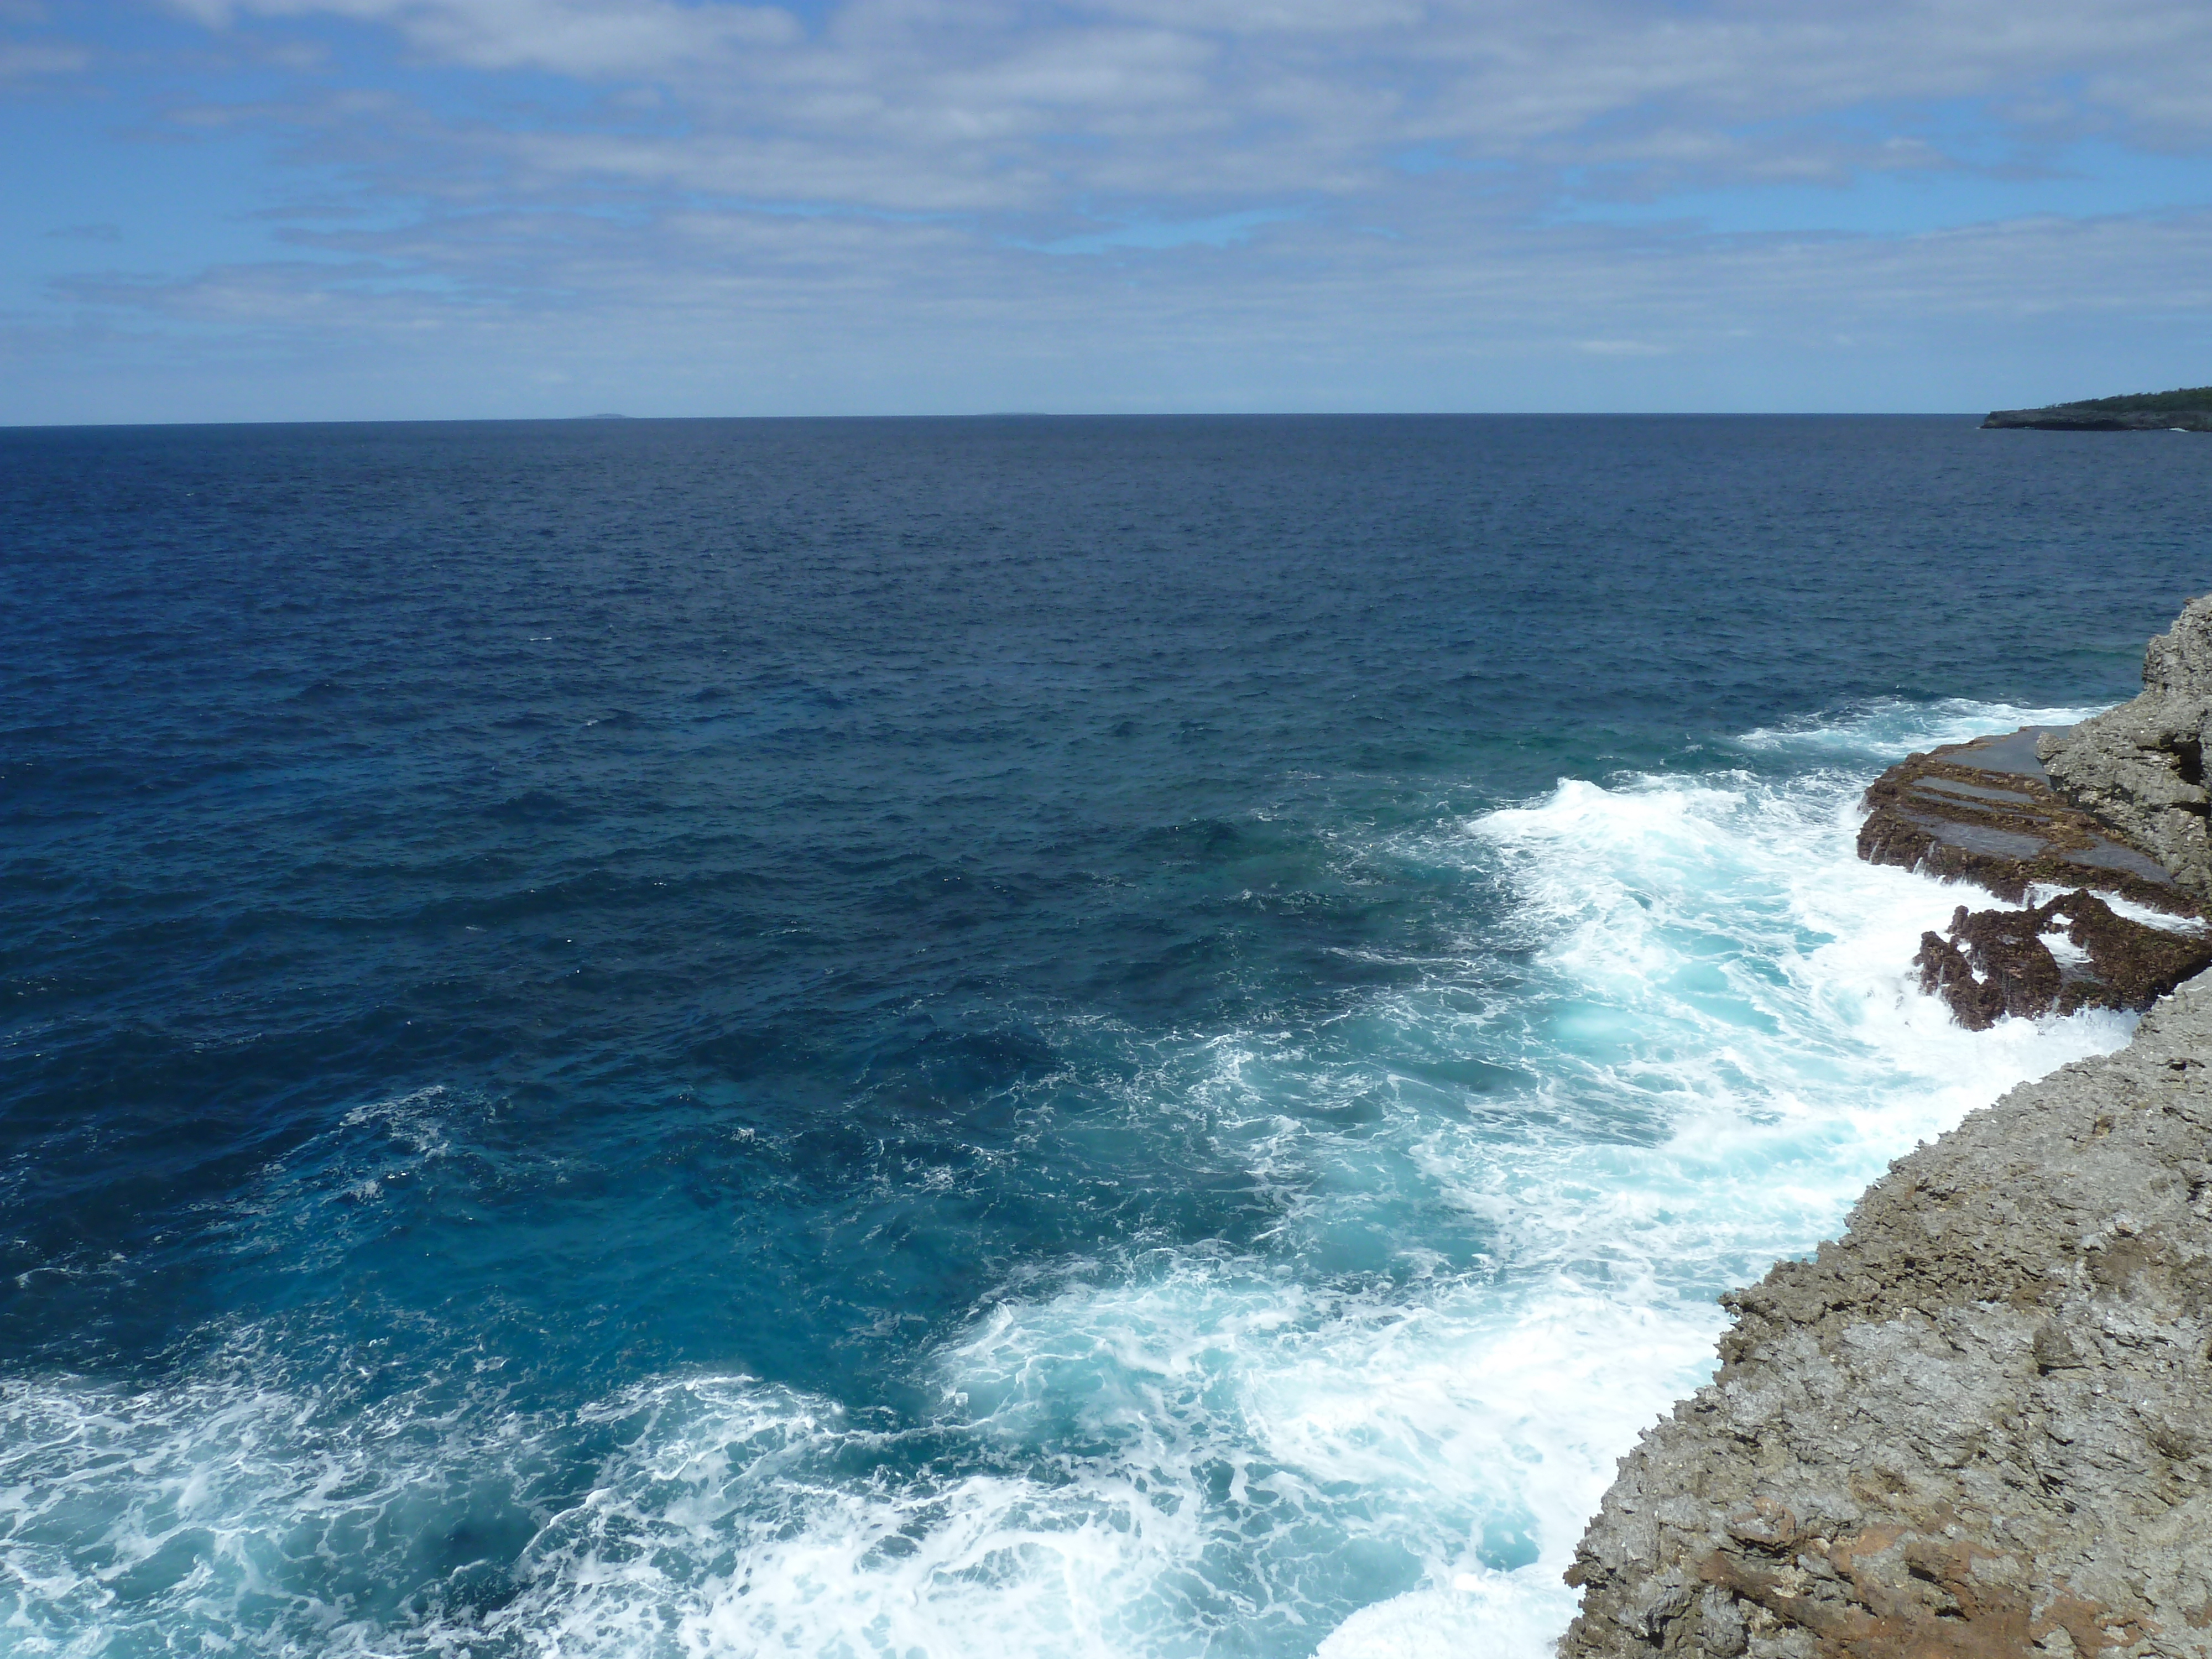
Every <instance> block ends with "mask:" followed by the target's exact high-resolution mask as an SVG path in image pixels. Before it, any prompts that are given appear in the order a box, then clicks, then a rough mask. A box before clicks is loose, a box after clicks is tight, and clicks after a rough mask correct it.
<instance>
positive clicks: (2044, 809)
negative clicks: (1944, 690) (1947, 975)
mask: <svg viewBox="0 0 2212 1659" xmlns="http://www.w3.org/2000/svg"><path fill="white" fill-rule="evenodd" d="M2115 712H2118V711H2115ZM2098 718H2099V719H2100V720H2103V719H2108V718H2109V716H2106V715H2100V716H2099V717H2098ZM2089 724H2091V725H2094V724H2095V722H2094V721H2092V722H2089ZM2079 729H2080V728H2077V727H2073V726H2021V728H2020V730H2018V731H2017V732H2007V733H2006V734H2004V735H2003V736H2002V737H1988V738H1975V739H1973V741H1972V742H1971V743H1953V744H1944V745H1943V747H1942V748H1940V749H1934V750H1929V751H1928V752H1926V753H1925V754H1914V755H1910V756H1907V757H1905V759H1904V760H1902V761H1899V763H1897V764H1896V765H1895V766H1893V767H1891V768H1890V769H1889V770H1887V772H1885V773H1883V774H1882V775H1881V776H1880V777H1879V778H1876V779H1875V781H1874V782H1873V784H1872V785H1870V786H1869V787H1868V789H1867V793H1866V805H1867V817H1866V822H1865V823H1863V824H1861V825H1860V826H1859V839H1858V852H1859V856H1860V857H1861V858H1863V859H1865V860H1867V861H1868V862H1869V863H1872V864H1897V865H1902V866H1905V868H1906V869H1908V870H1918V871H1920V872H1923V874H1926V875H1930V876H1934V877H1935V878H1937V879H1938V880H1941V881H1971V882H1972V883H1974V884H1976V885H1977V886H1980V887H1984V888H1987V889H1988V890H1990V892H1992V893H1994V894H1995V895H1996V896H1997V897H1999V898H2001V899H2005V900H2008V901H2009V902H2012V903H2014V904H2021V903H2024V902H2026V900H2027V893H2028V889H2029V888H2030V887H2031V886H2033V885H2035V884H2039V883H2040V884H2047V885H2051V886H2054V887H2069V888H2071V887H2087V888H2093V889H2095V890H2098V891H2100V892H2106V893H2113V894H2118V895H2119V896H2122V897H2124V898H2128V899H2132V900H2134V901H2135V902H2136V903H2139V904H2147V905H2149V906H2151V907H2152V908H2155V909H2160V910H2168V911H2172V912H2174V913H2175V914H2177V915H2185V916H2188V915H2196V914H2197V902H2196V896H2194V895H2192V894H2191V892H2190V891H2189V890H2185V889H2184V888H2183V887H2182V886H2181V885H2180V884H2179V883H2178V882H2177V881H2176V880H2175V879H2174V878H2173V876H2172V874H2171V873H2169V872H2167V870H2166V868H2165V866H2162V865H2161V864H2160V862H2159V861H2158V860H2156V859H2155V858H2154V857H2152V856H2151V855H2150V850H2149V849H2148V848H2144V847H2142V846H2137V845H2134V844H2131V842H2130V837H2129V836H2126V835H2125V834H2123V833H2118V832H2116V830H2115V828H2114V826H2113V825H2112V823H2107V822H2104V821H2100V817H2099V816H2098V815H2097V814H2095V813H2094V812H2093V811H2090V810H2088V809H2087V806H2086V805H2082V804H2077V803H2076V802H2075V801H2072V800H2070V799H2067V797H2066V796H2065V795H2063V793H2060V791H2059V790H2058V788H2057V787H2054V781H2053V780H2052V778H2051V776H2050V775H2049V774H2047V773H2046V771H2045V763H2044V762H2043V760H2042V758H2041V757H2040V756H2039V753H2038V750H2039V747H2042V746H2045V745H2049V744H2070V743H2071V741H2072V734H2073V733H2074V732H2075V731H2077V730H2079Z"/></svg>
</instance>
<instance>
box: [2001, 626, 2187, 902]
mask: <svg viewBox="0 0 2212 1659" xmlns="http://www.w3.org/2000/svg"><path fill="white" fill-rule="evenodd" d="M2208 718H2212V597H2208V598H2205V599H2192V600H2191V601H2190V603H2189V605H2187V607H2186V608H2185V609H2184V610H2183V611H2182V613H2181V615H2180V617H2179V618H2178V619H2177V620H2176V621H2175V623H2174V624H2173V627H2172V629H2171V630H2170V631H2169V632H2166V633H2164V634H2160V635H2158V636H2157V637H2156V638H2155V639H2154V640H2152V641H2151V642H2150V648H2149V649H2148V651H2146V652H2145V653H2144V654H2143V689H2142V696H2138V697H2136V699H2135V700H2134V701H2133V702H2124V703H2122V704H2121V705H2120V706H2119V707H2118V708H2113V709H2109V710H2107V711H2106V713H2104V714H2100V715H2098V716H2096V718H2095V719H2093V720H2084V721H2082V722H2081V725H2079V726H2073V727H2071V728H2069V729H2068V730H2066V731H2063V732H2048V733H2045V735H2044V737H2043V738H2042V739H2041V741H2040V743H2039V744H2038V752H2039V757H2040V758H2041V759H2042V761H2043V763H2044V765H2045V769H2047V771H2048V773H2049V775H2050V778H2051V785H2052V787H2054V788H2055V789H2056V790H2057V792H2058V793H2059V794H2061V795H2062V796H2063V797H2064V798H2065V799H2067V800H2068V801H2069V802H2070V803H2072V804H2073V805H2076V806H2078V807H2081V809H2082V810H2084V811H2087V812H2089V813H2090V814H2092V815H2093V816H2094V817H2097V818H2098V819H2100V820H2101V821H2102V822H2103V823H2106V824H2108V825H2110V826H2112V829H2115V830H2117V831H2118V832H2119V833H2120V835H2122V836H2124V837H2125V838H2126V839H2127V840H2129V841H2130V842H2133V843H2135V844H2136V846H2138V847H2140V848H2142V849H2143V850H2144V851H2146V852H2148V853H2149V854H2151V855H2152V856H2153V857H2154V858H2155V859H2156V860H2158V862H2159V863H2160V864H2161V865H2163V866H2165V867H2166V869H2167V870H2169V871H2170V872H2172V875H2173V878H2174V880H2175V881H2176V882H2177V883H2179V884H2180V885H2181V886H2182V887H2183V888H2184V889H2185V890H2187V891H2188V892H2189V893H2191V895H2193V896H2195V897H2196V898H2197V900H2198V901H2199V902H2204V901H2207V900H2212V833H2208V817H2212V793H2208V792H2207V790H2206V788H2205V782H2204V740H2205V735H2206V724H2207V720H2208Z"/></svg>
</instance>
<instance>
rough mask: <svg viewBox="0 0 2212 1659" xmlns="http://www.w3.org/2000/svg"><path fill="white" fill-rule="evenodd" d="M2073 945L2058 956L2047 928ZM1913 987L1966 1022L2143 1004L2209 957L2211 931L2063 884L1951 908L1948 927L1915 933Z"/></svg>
mask: <svg viewBox="0 0 2212 1659" xmlns="http://www.w3.org/2000/svg"><path fill="white" fill-rule="evenodd" d="M2051 935H2058V936H2062V937H2063V939H2064V940H2065V942H2066V944H2067V945H2070V946H2071V947H2073V948H2072V949H2071V950H2069V951H2068V952H2067V954H2066V955H2065V957H2063V959H2062V958H2061V957H2060V956H2059V955H2058V953H2057V952H2056V951H2053V950H2052V949H2051V945H2050V944H2049V943H2048V938H2049V937H2050V936H2051ZM1912 965H1913V966H1914V967H1916V968H1917V969H1919V970H1920V988H1921V989H1922V990H1923V991H1924V992H1927V993H1929V994H1931V995H1936V996H1940V997H1942V999H1943V1000H1944V1001H1945V1002H1946V1003H1948V1005H1949V1006H1950V1009H1951V1014H1952V1017H1953V1018H1955V1019H1956V1020H1957V1021H1958V1022H1959V1024H1961V1025H1963V1026H1965V1027H1966V1029H1967V1030H1970V1031H1983V1030H1988V1029H1989V1028H1990V1026H1991V1025H1994V1024H1996V1022H1997V1020H1998V1019H1999V1018H2002V1016H2004V1015H2008V1014H2009V1015H2013V1016H2015V1018H2026V1019H2039V1018H2042V1017H2043V1016H2044V1015H2045V1014H2051V1013H2057V1014H2070V1013H2074V1012H2077V1011H2078V1010H2081V1009H2083V1008H2148V1006H2150V1005H2151V1004H2152V1002H2154V1000H2157V999H2158V998H2159V997H2160V996H2162V995H2164V994H2166V992H2168V991H2171V990H2172V988H2173V987H2175V986H2177V985H2179V983H2181V981H2184V980H2185V979H2191V978H2193V977H2194V976H2196V975H2197V974H2200V973H2202V972H2203V970H2204V969H2205V968H2206V967H2207V966H2212V938H2208V937H2207V936H2206V935H2205V934H2203V933H2175V932H2170V931H2168V930H2166V929H2164V928H2160V927H2147V926H2145V925H2144V924H2143V923H2142V922H2139V921H2132V920H2130V918H2128V917H2126V916H2122V915H2115V914H2114V912H2113V910H2112V906H2111V905H2109V904H2107V903H2106V902H2105V901H2104V900H2102V899H2100V898H2099V897H2098V896H2096V895H2095V894H2094V893H2092V892H2088V891H2087V890H2078V891H2075V892H2071V893H2062V894H2060V895H2059V896H2057V898H2054V899H2052V900H2051V902H2049V903H2047V904H2041V905H2031V906H2028V907H2027V908H2022V909H2018V910H1968V909H1967V908H1966V906H1965V905H1963V904H1962V905H1960V907H1959V908H1957V909H1956V910H1954V911H1953V912H1952V913H1951V926H1950V928H1949V930H1948V933H1923V934H1921V936H1920V953H1919V955H1917V956H1916V957H1913V959H1912Z"/></svg>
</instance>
